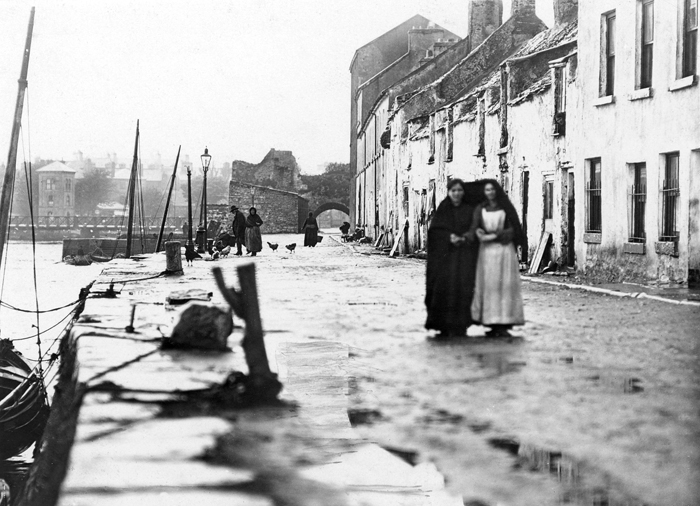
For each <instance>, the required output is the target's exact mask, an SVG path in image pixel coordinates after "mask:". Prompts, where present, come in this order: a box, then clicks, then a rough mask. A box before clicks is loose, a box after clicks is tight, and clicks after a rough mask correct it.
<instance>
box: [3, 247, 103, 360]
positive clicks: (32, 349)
mask: <svg viewBox="0 0 700 506" xmlns="http://www.w3.org/2000/svg"><path fill="white" fill-rule="evenodd" d="M61 250H62V245H61V243H39V244H37V245H36V257H37V260H36V271H37V286H38V299H39V309H40V310H46V309H51V308H54V307H58V306H63V305H65V304H68V303H70V302H72V301H74V300H77V298H78V293H79V292H80V288H81V287H83V286H85V285H87V284H89V283H90V282H91V281H92V280H94V279H95V278H96V277H97V275H98V274H99V273H100V271H101V270H102V267H103V266H100V265H99V264H93V265H89V266H83V267H76V266H73V265H66V264H64V263H63V262H61ZM5 258H6V259H7V262H6V267H5V269H4V270H5V272H4V273H0V299H1V300H2V301H3V302H6V303H8V304H11V305H13V306H15V307H18V308H22V309H30V310H33V309H34V308H35V299H34V293H35V291H34V278H33V272H32V245H31V243H27V242H12V241H11V242H10V243H9V244H8V246H7V249H6V254H5ZM71 309H72V308H70V307H69V308H65V309H61V310H59V311H55V312H51V313H45V314H42V315H41V316H40V319H39V328H40V330H41V331H42V332H43V331H46V332H45V333H44V334H42V335H41V341H42V349H43V350H45V349H47V348H48V347H50V346H52V344H53V342H54V341H55V339H56V338H57V337H59V336H60V332H61V331H62V330H63V327H64V324H65V323H66V322H68V321H69V320H70V318H68V319H65V318H66V316H67V315H68V314H69V313H70V311H71ZM64 319H65V320H64ZM61 320H63V322H62V323H59V322H61ZM57 323H59V324H58V326H57V327H55V328H54V329H52V330H47V329H49V327H52V326H54V325H56V324H57ZM33 325H36V315H34V314H32V313H21V312H17V311H14V310H11V309H8V308H5V307H2V308H0V336H1V337H3V338H8V339H22V338H25V337H29V336H34V337H31V338H30V339H24V340H20V341H15V347H16V348H17V349H19V350H20V351H21V352H22V353H23V354H24V355H25V356H26V357H27V358H29V359H36V358H37V346H36V329H35V328H34V327H33ZM57 346H58V345H57V344H56V345H55V346H54V347H53V348H52V351H55V349H56V347H57Z"/></svg>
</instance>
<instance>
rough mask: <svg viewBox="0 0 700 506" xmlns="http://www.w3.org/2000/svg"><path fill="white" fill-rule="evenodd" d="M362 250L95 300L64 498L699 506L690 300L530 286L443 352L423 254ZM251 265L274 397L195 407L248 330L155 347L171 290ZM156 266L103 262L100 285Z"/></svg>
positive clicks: (189, 271)
mask: <svg viewBox="0 0 700 506" xmlns="http://www.w3.org/2000/svg"><path fill="white" fill-rule="evenodd" d="M264 239H265V240H266V241H267V240H269V241H271V242H277V243H279V244H280V245H283V244H288V243H290V242H297V243H301V237H300V236H267V237H265V238H264ZM371 251H372V250H371V248H370V247H369V246H358V245H345V244H340V243H338V242H336V241H334V240H333V239H331V238H330V237H326V238H325V240H324V241H323V242H322V243H321V244H319V246H318V247H317V248H314V249H310V248H298V249H297V250H296V252H295V253H294V254H291V253H288V252H287V251H286V250H285V251H282V250H281V249H280V250H278V251H277V252H275V253H273V252H271V251H270V250H269V249H267V248H266V249H265V250H264V251H263V252H262V254H260V256H258V257H256V258H255V259H250V258H247V259H237V258H234V257H231V258H226V259H221V260H219V261H217V262H203V261H200V262H196V263H195V265H194V266H193V267H191V268H187V267H186V268H185V269H186V270H185V275H184V276H182V277H179V278H172V277H171V278H156V279H152V280H144V281H136V282H133V283H127V284H124V285H120V284H119V283H117V284H116V285H115V288H116V289H117V290H118V291H121V293H120V295H119V296H118V298H117V299H90V300H89V301H88V304H87V306H86V310H85V312H84V314H83V317H82V323H81V324H79V325H78V326H76V328H75V332H76V333H77V335H79V336H80V337H79V361H80V381H82V382H84V383H85V384H87V385H88V386H89V387H90V389H91V390H89V392H88V394H87V395H86V397H85V400H84V403H83V407H82V409H81V412H80V421H79V426H78V434H77V438H76V445H75V447H74V449H73V453H72V455H71V465H70V468H69V471H68V476H67V478H66V481H65V483H64V486H63V490H62V495H61V501H60V504H62V505H82V504H136V503H139V504H185V503H187V504H199V503H202V504H204V503H206V504H219V502H220V503H222V504H223V503H224V502H227V501H228V502H230V501H231V500H232V499H234V498H235V500H236V504H256V505H257V504H280V505H281V504H294V505H296V504H300V505H301V504H304V505H308V504H324V505H328V504H338V505H342V504H349V505H360V504H366V505H374V504H377V505H391V504H397V505H399V504H401V505H404V504H405V505H413V504H416V505H418V504H434V505H438V504H439V505H443V504H444V505H460V504H468V505H471V506H477V505H493V506H495V505H513V506H516V505H523V506H525V505H550V504H551V505H556V504H573V505H609V506H612V505H642V504H644V505H673V506H679V505H686V504H687V505H695V504H698V503H700V490H699V489H698V485H697V484H698V483H700V444H699V443H698V441H699V440H700V413H699V412H698V406H699V404H700V387H699V386H698V385H700V382H699V381H698V380H699V379H700V366H699V362H698V355H699V354H700V349H699V344H698V339H697V329H698V328H700V310H699V308H698V307H695V306H689V305H678V304H667V303H664V302H660V301H656V300H653V299H640V298H632V297H626V298H622V297H614V296H609V295H605V294H600V293H590V292H585V291H582V290H575V289H570V288H568V287H566V286H551V285H543V284H537V283H530V282H525V283H524V285H523V289H524V293H523V296H524V300H525V311H526V319H527V324H526V325H525V326H524V327H522V328H520V329H518V330H517V331H516V332H515V334H517V337H514V338H512V339H507V340H506V339H495V340H494V339H487V338H485V337H483V330H484V329H483V328H480V327H477V328H472V329H470V332H469V334H470V336H469V337H467V338H463V339H458V340H448V341H436V340H434V339H432V338H431V336H430V335H429V334H428V333H427V332H426V331H424V330H423V321H424V316H425V314H424V308H423V303H422V299H423V294H424V269H425V264H424V262H422V261H420V260H415V259H390V258H388V257H385V256H378V255H370V253H371ZM247 261H254V262H255V263H256V265H257V275H258V285H259V286H258V289H259V294H260V298H261V301H260V303H261V311H262V317H263V324H264V328H265V330H266V332H267V334H266V343H267V348H268V356H269V358H270V361H271V366H272V367H273V369H274V370H276V371H278V372H279V374H280V379H281V381H282V382H283V384H284V386H285V388H284V390H283V393H282V400H283V401H284V402H283V403H282V404H280V405H279V406H273V407H268V408H264V409H245V410H242V409H236V408H234V407H231V406H212V405H205V404H202V403H194V402H183V401H185V400H186V399H188V398H189V399H192V398H193V397H192V396H189V397H188V395H187V392H188V391H189V392H191V393H193V394H192V395H194V393H195V392H197V391H200V390H201V389H204V388H208V387H210V386H211V385H213V384H216V383H219V382H221V381H223V379H224V378H225V377H226V375H227V373H228V372H230V371H231V369H237V370H241V371H244V372H245V362H244V360H243V356H242V352H241V350H240V349H239V348H237V347H236V342H237V340H238V339H240V337H241V332H240V328H238V329H237V330H236V331H235V332H234V334H233V335H232V336H231V338H230V339H229V344H230V345H231V346H232V347H233V348H234V349H233V351H232V352H231V353H226V354H216V353H204V352H199V353H195V352H182V351H178V352H176V351H161V350H159V348H158V341H159V339H160V337H162V335H167V333H168V330H169V328H170V326H171V325H172V321H173V317H174V316H175V315H176V311H171V310H169V308H168V307H167V306H166V305H165V303H164V301H165V296H166V295H167V294H168V293H169V292H170V291H171V290H175V289H181V288H183V287H187V288H204V289H206V290H209V291H212V292H214V301H215V302H222V299H221V297H220V296H219V295H218V294H217V293H216V290H215V286H214V283H213V280H212V278H211V275H210V269H211V267H212V266H213V265H217V266H219V267H222V268H223V269H224V274H225V275H226V278H227V280H229V282H231V283H232V282H233V280H234V279H235V267H236V265H239V264H240V263H242V262H247ZM164 265H165V260H164V257H162V256H156V257H153V258H150V259H146V260H144V261H143V262H140V263H136V262H132V261H125V260H123V261H119V262H116V263H110V264H108V268H109V269H110V270H109V271H107V272H105V273H103V275H102V276H101V279H100V281H102V282H103V284H102V285H101V288H100V285H96V286H95V289H96V290H100V289H104V288H106V286H107V285H106V284H105V283H104V282H107V281H109V280H110V279H114V280H117V281H119V280H125V279H128V278H132V279H133V278H147V277H150V275H155V274H156V273H158V272H159V271H160V270H162V268H163V266H164ZM132 302H138V305H137V310H136V320H135V323H134V327H135V328H136V330H137V333H136V334H128V333H125V332H124V331H123V329H124V327H126V325H128V324H129V316H130V312H131V303H132ZM238 324H240V322H238ZM124 364H126V365H124ZM177 401H180V402H177ZM120 501H121V502H120Z"/></svg>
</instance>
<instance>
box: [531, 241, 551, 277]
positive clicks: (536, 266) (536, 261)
mask: <svg viewBox="0 0 700 506" xmlns="http://www.w3.org/2000/svg"><path fill="white" fill-rule="evenodd" d="M551 238H552V234H550V233H549V232H544V233H543V234H542V237H541V238H540V243H539V244H538V245H537V249H536V250H535V255H534V257H533V259H532V263H531V264H530V269H529V270H528V273H529V274H537V271H539V270H540V264H541V263H542V257H544V252H545V251H546V250H547V245H548V244H549V241H550V239H551Z"/></svg>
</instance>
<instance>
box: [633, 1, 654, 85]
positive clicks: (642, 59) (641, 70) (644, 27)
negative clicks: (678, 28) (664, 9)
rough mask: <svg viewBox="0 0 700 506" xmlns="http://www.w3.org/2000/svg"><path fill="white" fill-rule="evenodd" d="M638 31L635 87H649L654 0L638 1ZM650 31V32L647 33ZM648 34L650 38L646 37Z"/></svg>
mask: <svg viewBox="0 0 700 506" xmlns="http://www.w3.org/2000/svg"><path fill="white" fill-rule="evenodd" d="M648 6H651V21H650V20H649V16H648V12H647V7H648ZM639 7H640V11H639V32H638V35H637V38H638V45H639V53H638V58H639V60H638V74H637V89H645V88H651V86H652V83H653V72H654V37H655V34H654V32H655V19H656V13H655V9H654V7H655V6H654V0H640V1H639ZM649 31H650V33H648V32H649ZM647 35H650V39H647Z"/></svg>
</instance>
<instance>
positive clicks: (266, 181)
mask: <svg viewBox="0 0 700 506" xmlns="http://www.w3.org/2000/svg"><path fill="white" fill-rule="evenodd" d="M231 176H232V179H234V180H238V181H245V182H248V183H251V184H259V185H262V186H268V187H272V188H278V189H280V190H287V191H291V192H297V191H300V190H303V189H305V186H304V183H303V182H302V181H301V172H300V169H299V165H298V164H297V160H296V158H295V157H294V154H293V153H292V152H291V151H284V150H279V149H274V148H273V149H270V151H268V153H267V154H266V155H265V157H264V158H263V159H262V161H261V162H260V163H257V164H253V163H249V162H244V161H241V160H235V161H234V162H233V163H232V164H231Z"/></svg>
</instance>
